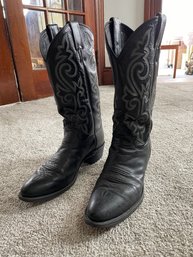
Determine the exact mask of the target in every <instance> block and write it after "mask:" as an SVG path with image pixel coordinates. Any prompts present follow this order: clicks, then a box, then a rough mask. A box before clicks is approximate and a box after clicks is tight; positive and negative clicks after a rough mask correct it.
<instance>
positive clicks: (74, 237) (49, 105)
mask: <svg viewBox="0 0 193 257" xmlns="http://www.w3.org/2000/svg"><path fill="white" fill-rule="evenodd" d="M100 91H101V103H102V114H103V125H104V130H105V139H106V145H105V153H104V156H103V158H102V160H100V161H99V162H98V163H96V164H94V165H92V166H86V167H82V168H81V171H80V175H79V177H78V179H77V182H76V183H75V185H74V186H73V187H72V188H71V189H70V190H69V191H68V192H66V193H64V194H63V195H61V196H59V197H58V198H55V199H53V200H52V201H50V202H46V203H44V204H40V205H37V204H30V203H24V202H22V201H20V200H19V199H18V198H17V194H18V192H19V189H20V186H21V185H22V183H23V181H24V180H25V179H27V178H28V177H29V176H30V174H31V173H32V172H33V171H34V169H35V168H36V167H38V166H39V165H40V164H41V163H42V162H43V161H44V160H45V159H46V158H48V156H49V155H50V154H52V153H53V152H54V151H56V150H57V147H58V146H59V144H60V143H61V140H62V134H63V132H62V119H61V117H60V116H59V115H57V113H56V106H55V103H54V100H53V98H52V97H50V98H47V99H42V100H38V101H32V102H26V103H18V104H15V105H9V106H4V107H0V176H1V177H0V256H2V257H6V256H22V257H23V256H29V257H32V256H33V257H36V256H37V257H41V256H45V257H49V256H55V257H60V256H65V257H92V256H97V257H103V256H105V257H114V256H118V257H127V256H128V257H133V256H135V257H141V256H147V257H151V256H152V257H157V256H159V257H162V256H164V257H166V256H167V257H172V256H173V257H178V256H182V257H190V256H193V84H192V85H191V83H189V84H188V83H187V84H185V83H184V84H183V85H182V84H181V85H180V84H177V83H174V82H172V83H168V84H163V83H161V82H160V84H159V85H158V89H157V99H156V103H155V109H154V128H153V132H152V144H153V151H152V156H151V161H150V163H149V166H148V170H147V173H146V181H145V182H146V187H145V199H144V202H143V204H142V205H141V207H140V208H139V209H138V210H137V211H136V212H135V213H134V214H133V215H132V216H131V217H130V218H128V219H127V220H125V221H124V222H123V223H121V224H120V225H118V226H117V227H115V228H112V229H110V230H99V229H93V228H91V227H89V226H87V225H85V224H84V220H83V216H84V209H85V207H86V204H87V201H88V199H89V196H90V193H91V190H92V188H93V186H94V184H95V181H96V179H97V177H98V176H99V174H100V171H101V169H102V167H103V165H104V162H105V159H106V156H107V152H108V147H109V144H110V140H111V127H112V122H111V115H112V101H113V87H101V88H100Z"/></svg>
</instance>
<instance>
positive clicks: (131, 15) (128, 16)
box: [104, 0, 144, 67]
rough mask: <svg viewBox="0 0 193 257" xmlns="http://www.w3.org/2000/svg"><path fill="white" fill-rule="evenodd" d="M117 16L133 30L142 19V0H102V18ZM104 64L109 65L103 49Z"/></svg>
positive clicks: (107, 18) (106, 19)
mask: <svg viewBox="0 0 193 257" xmlns="http://www.w3.org/2000/svg"><path fill="white" fill-rule="evenodd" d="M111 17H117V18H119V19H120V20H121V21H122V22H123V23H125V24H126V25H127V26H129V27H130V28H131V29H133V30H135V29H136V28H137V27H138V26H139V25H141V24H142V23H143V21H144V0H104V20H105V22H107V21H108V20H109V19H110V18H111ZM105 64H106V66H107V67H109V66H110V63H109V59H108V56H107V52H106V51H105Z"/></svg>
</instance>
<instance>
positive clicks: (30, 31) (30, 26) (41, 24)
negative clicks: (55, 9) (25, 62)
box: [23, 9, 46, 70]
mask: <svg viewBox="0 0 193 257" xmlns="http://www.w3.org/2000/svg"><path fill="white" fill-rule="evenodd" d="M23 13H24V16H25V22H26V27H27V35H28V41H29V48H30V53H31V61H32V68H33V69H34V70H37V69H42V68H45V65H44V61H43V59H42V56H41V53H40V50H39V38H40V33H41V32H42V30H44V29H45V27H46V23H45V14H44V12H42V11H34V10H28V9H23Z"/></svg>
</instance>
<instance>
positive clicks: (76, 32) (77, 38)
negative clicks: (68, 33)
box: [69, 22, 83, 50]
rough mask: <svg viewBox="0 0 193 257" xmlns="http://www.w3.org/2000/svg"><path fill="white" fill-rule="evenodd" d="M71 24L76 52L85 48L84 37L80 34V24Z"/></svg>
mask: <svg viewBox="0 0 193 257" xmlns="http://www.w3.org/2000/svg"><path fill="white" fill-rule="evenodd" d="M69 24H70V27H71V30H72V35H73V39H74V44H75V48H76V50H80V49H81V48H83V42H82V37H81V34H80V25H79V23H78V22H69Z"/></svg>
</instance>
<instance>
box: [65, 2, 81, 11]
mask: <svg viewBox="0 0 193 257" xmlns="http://www.w3.org/2000/svg"><path fill="white" fill-rule="evenodd" d="M68 9H69V10H76V11H81V12H83V3H82V0H68Z"/></svg>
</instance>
